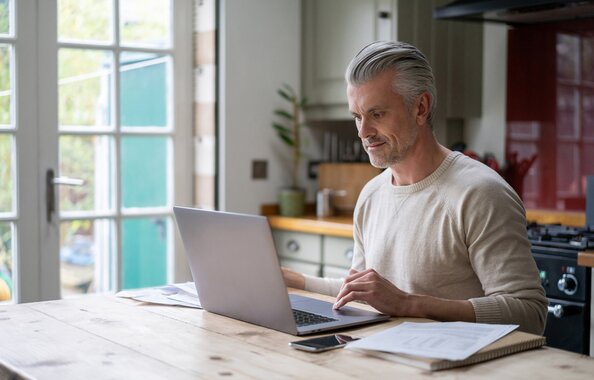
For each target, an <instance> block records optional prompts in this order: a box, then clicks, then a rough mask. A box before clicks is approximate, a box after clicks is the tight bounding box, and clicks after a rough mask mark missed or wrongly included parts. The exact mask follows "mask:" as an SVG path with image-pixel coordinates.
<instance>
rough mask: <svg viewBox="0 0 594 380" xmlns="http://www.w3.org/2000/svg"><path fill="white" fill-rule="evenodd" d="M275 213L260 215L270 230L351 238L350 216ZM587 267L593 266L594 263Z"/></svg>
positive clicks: (575, 216) (532, 216)
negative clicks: (322, 216)
mask: <svg viewBox="0 0 594 380" xmlns="http://www.w3.org/2000/svg"><path fill="white" fill-rule="evenodd" d="M275 211H276V209H275V208H274V207H267V206H263V207H262V214H263V215H266V216H268V221H269V222H270V226H271V227H272V228H276V229H280V230H288V231H296V232H306V233H311V234H320V235H330V236H339V237H349V238H352V237H353V217H352V215H344V216H333V217H327V218H318V217H316V216H315V214H314V213H313V211H312V210H311V207H310V208H309V209H308V211H309V212H308V213H307V214H306V215H304V216H300V217H287V216H280V215H278V213H277V212H275ZM526 219H527V220H528V221H530V222H537V223H541V224H545V223H549V224H550V223H560V224H563V225H567V226H575V227H582V226H584V225H585V224H586V215H585V214H584V213H583V212H574V211H556V210H526ZM593 262H594V259H593ZM580 265H581V264H580ZM589 266H594V263H593V264H592V265H589Z"/></svg>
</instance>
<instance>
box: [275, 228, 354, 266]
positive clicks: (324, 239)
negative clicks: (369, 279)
mask: <svg viewBox="0 0 594 380" xmlns="http://www.w3.org/2000/svg"><path fill="white" fill-rule="evenodd" d="M272 235H273V237H274V243H275V246H276V250H277V253H278V255H279V258H280V263H281V265H282V266H285V267H287V268H291V269H293V270H295V271H298V272H301V273H306V274H309V275H312V276H327V277H344V276H346V275H347V274H348V271H349V268H350V267H351V260H352V257H353V239H351V238H344V237H337V236H330V235H321V234H310V233H303V232H295V231H287V230H281V229H273V230H272Z"/></svg>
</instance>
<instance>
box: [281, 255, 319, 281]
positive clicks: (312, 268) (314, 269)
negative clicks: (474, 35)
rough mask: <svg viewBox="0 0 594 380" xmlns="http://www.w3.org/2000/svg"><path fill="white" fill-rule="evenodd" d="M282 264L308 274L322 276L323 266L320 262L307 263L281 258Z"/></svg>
mask: <svg viewBox="0 0 594 380" xmlns="http://www.w3.org/2000/svg"><path fill="white" fill-rule="evenodd" d="M280 264H281V266H283V267H286V268H289V269H293V270H294V271H296V272H299V273H304V274H308V275H310V276H316V277H319V276H320V272H321V266H320V265H319V264H312V263H305V262H303V261H297V260H290V259H281V260H280Z"/></svg>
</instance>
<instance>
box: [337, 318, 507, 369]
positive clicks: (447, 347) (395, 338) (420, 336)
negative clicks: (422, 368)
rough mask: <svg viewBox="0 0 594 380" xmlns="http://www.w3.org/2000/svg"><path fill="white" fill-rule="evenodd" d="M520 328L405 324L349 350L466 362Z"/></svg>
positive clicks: (480, 324)
mask: <svg viewBox="0 0 594 380" xmlns="http://www.w3.org/2000/svg"><path fill="white" fill-rule="evenodd" d="M516 328H518V325H492V324H483V323H468V322H430V323H413V322H403V323H402V324H400V325H398V326H396V327H393V328H390V329H387V330H384V331H382V332H379V333H377V334H373V335H370V336H368V337H366V338H363V339H360V340H357V341H354V342H351V343H349V344H348V345H347V347H346V348H350V349H363V350H376V351H384V352H392V353H397V354H409V355H416V356H421V357H426V358H435V359H447V360H464V359H466V358H468V357H469V356H471V355H472V354H474V353H475V352H477V351H479V350H480V349H481V348H483V347H485V346H487V345H489V344H491V343H493V342H494V341H496V340H497V339H499V338H501V337H503V336H505V335H507V334H509V333H510V332H512V331H513V330H515V329H516Z"/></svg>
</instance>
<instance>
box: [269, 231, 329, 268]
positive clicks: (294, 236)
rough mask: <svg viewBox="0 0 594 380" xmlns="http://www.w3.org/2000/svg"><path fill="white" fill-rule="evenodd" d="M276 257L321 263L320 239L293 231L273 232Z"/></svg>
mask: <svg viewBox="0 0 594 380" xmlns="http://www.w3.org/2000/svg"><path fill="white" fill-rule="evenodd" d="M272 235H273V237H274V244H275V245H276V251H277V253H278V255H279V256H280V257H282V258H285V259H293V260H300V261H308V262H311V263H316V264H321V263H322V237H321V236H320V235H313V234H305V233H300V232H293V231H284V230H273V232H272Z"/></svg>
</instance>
